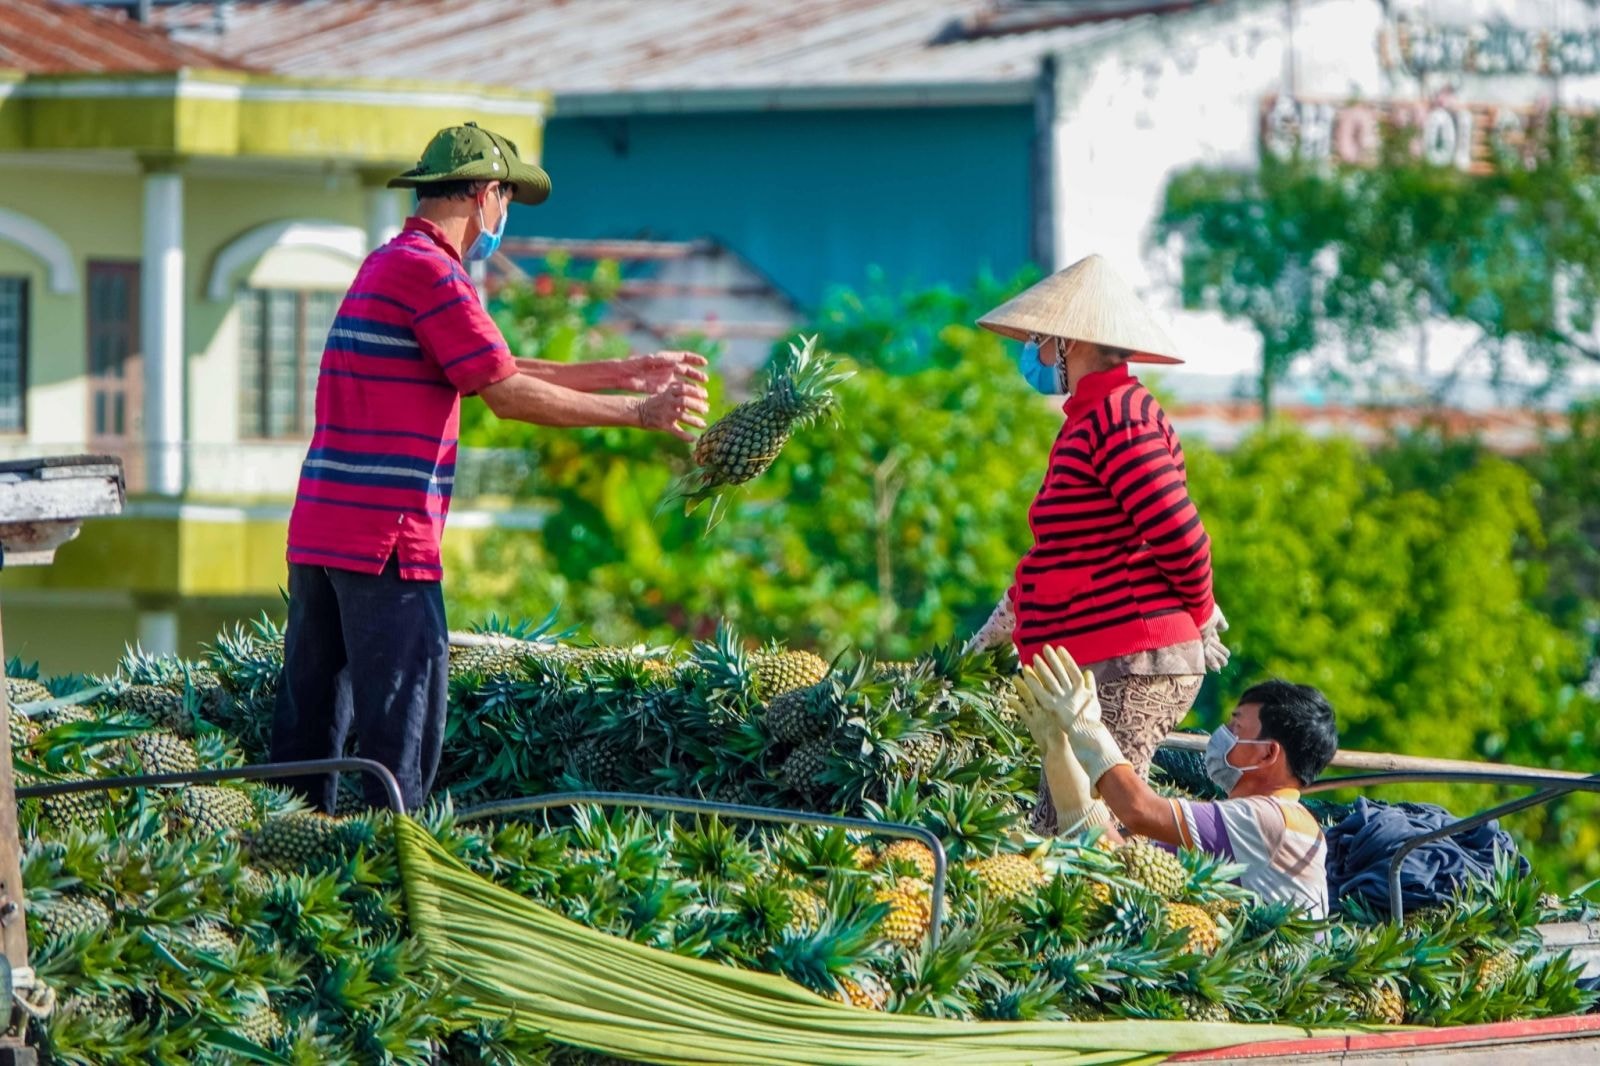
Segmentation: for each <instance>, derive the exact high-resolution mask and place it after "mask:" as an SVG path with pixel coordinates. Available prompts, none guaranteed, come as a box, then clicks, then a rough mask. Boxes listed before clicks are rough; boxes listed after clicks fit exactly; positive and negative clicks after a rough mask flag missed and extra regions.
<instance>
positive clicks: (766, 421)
mask: <svg viewBox="0 0 1600 1066" xmlns="http://www.w3.org/2000/svg"><path fill="white" fill-rule="evenodd" d="M816 345H817V338H816V337H814V336H813V337H807V338H804V345H803V346H799V347H797V346H796V345H794V344H790V345H789V350H788V352H787V353H779V355H777V356H776V357H775V358H774V359H773V360H772V362H771V364H769V366H768V368H767V373H766V378H767V380H766V390H765V391H764V392H763V393H762V395H761V396H759V397H757V398H756V399H753V400H746V401H745V402H744V403H741V404H739V405H738V406H737V407H735V408H734V409H733V410H731V411H729V412H728V413H727V414H725V415H723V416H722V417H721V418H719V419H718V420H717V421H716V422H715V423H713V424H712V426H711V428H710V429H708V430H706V431H705V433H704V434H702V435H701V437H700V439H699V440H698V441H696V442H695V446H694V461H695V465H696V468H697V469H695V470H693V471H691V472H690V473H688V474H686V475H684V476H683V477H682V478H680V479H679V480H678V481H677V483H676V484H674V485H673V488H672V493H671V495H670V496H669V497H668V502H669V503H670V502H672V501H675V500H683V501H684V513H685V514H692V513H694V510H695V508H697V507H699V506H700V504H702V503H704V502H705V501H707V500H710V501H711V514H710V518H709V520H708V522H707V524H706V525H707V528H710V527H711V526H714V525H716V524H717V522H718V521H719V520H720V519H721V516H722V507H723V504H724V499H725V497H724V496H723V493H724V492H726V491H727V490H728V489H730V488H733V487H736V486H739V485H742V484H744V483H745V482H747V481H750V480H752V479H753V478H755V477H757V476H759V475H760V474H762V473H764V472H765V471H766V469H767V468H768V467H769V466H771V465H772V461H773V460H774V459H776V458H777V457H778V452H779V451H781V450H782V449H783V446H784V444H785V443H787V442H788V440H789V437H790V436H791V435H792V434H793V433H794V431H795V430H796V429H797V428H799V427H801V426H805V425H809V424H810V423H812V422H814V421H816V420H817V419H818V418H821V417H822V416H824V415H826V414H829V413H831V412H832V411H833V409H834V408H835V406H836V405H837V400H836V399H835V397H834V395H833V391H832V390H833V386H835V385H837V384H838V383H839V382H841V381H843V380H845V379H846V378H848V377H849V376H850V375H851V373H852V372H851V371H848V370H840V369H838V365H837V363H836V362H835V360H833V359H831V358H829V357H828V356H826V355H821V354H818V352H817V350H816Z"/></svg>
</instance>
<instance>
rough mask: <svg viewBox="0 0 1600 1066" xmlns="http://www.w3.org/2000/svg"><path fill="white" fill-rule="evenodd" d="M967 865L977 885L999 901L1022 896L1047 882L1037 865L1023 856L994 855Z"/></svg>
mask: <svg viewBox="0 0 1600 1066" xmlns="http://www.w3.org/2000/svg"><path fill="white" fill-rule="evenodd" d="M969 865H970V867H971V869H972V872H973V875H974V876H976V877H977V879H978V881H979V883H980V884H982V885H983V887H984V888H986V889H988V890H989V892H990V893H991V894H993V895H995V896H998V897H1000V898H1001V899H1016V898H1017V897H1019V896H1024V895H1026V894H1028V893H1029V892H1032V891H1033V890H1034V889H1036V888H1038V887H1039V886H1040V885H1042V884H1044V883H1045V881H1046V880H1047V877H1046V875H1045V872H1044V871H1043V870H1041V869H1040V868H1039V864H1038V863H1036V862H1034V861H1032V860H1031V859H1029V858H1027V857H1026V856H1024V855H1012V854H1006V855H995V856H993V857H991V858H987V859H980V860H978V861H977V862H975V863H970V864H969Z"/></svg>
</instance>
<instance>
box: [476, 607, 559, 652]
mask: <svg viewBox="0 0 1600 1066" xmlns="http://www.w3.org/2000/svg"><path fill="white" fill-rule="evenodd" d="M560 614H561V605H560V604H559V603H558V604H556V605H555V606H554V607H552V608H551V609H550V613H549V614H547V615H545V616H544V617H543V618H542V619H540V620H539V621H537V622H532V621H529V620H528V619H526V618H516V619H514V618H512V617H511V616H509V615H507V616H506V617H505V618H501V617H500V616H499V615H497V614H491V615H489V617H488V618H487V619H484V620H483V621H480V622H475V623H473V625H472V627H471V631H472V632H473V633H478V634H482V635H484V636H496V637H508V638H510V639H511V640H518V641H526V642H528V643H535V642H540V643H547V642H552V641H561V640H568V639H570V638H571V637H572V636H573V635H574V634H576V633H577V630H576V628H571V627H569V628H566V629H559V630H558V629H557V628H556V619H557V618H558V617H559V616H560Z"/></svg>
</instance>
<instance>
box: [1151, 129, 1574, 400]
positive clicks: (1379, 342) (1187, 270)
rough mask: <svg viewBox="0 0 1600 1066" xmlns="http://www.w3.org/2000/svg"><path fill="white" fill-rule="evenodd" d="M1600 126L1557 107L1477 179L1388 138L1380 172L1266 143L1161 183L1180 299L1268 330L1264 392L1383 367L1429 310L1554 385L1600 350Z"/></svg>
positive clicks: (1162, 223) (1498, 357) (1429, 316)
mask: <svg viewBox="0 0 1600 1066" xmlns="http://www.w3.org/2000/svg"><path fill="white" fill-rule="evenodd" d="M1595 132H1596V131H1595V128H1594V123H1593V121H1592V120H1589V119H1578V118H1575V117H1572V116H1566V115H1560V114H1557V115H1553V116H1552V117H1551V119H1550V121H1549V123H1548V125H1547V127H1546V128H1545V129H1544V132H1543V135H1542V136H1541V137H1539V138H1537V139H1536V141H1535V143H1533V144H1531V145H1530V146H1527V147H1526V148H1525V149H1519V150H1517V151H1516V152H1514V153H1513V152H1511V151H1509V150H1505V149H1503V148H1502V149H1501V150H1500V151H1498V152H1497V153H1496V155H1495V159H1494V162H1493V166H1492V169H1491V171H1490V172H1489V173H1487V174H1482V175H1480V174H1471V173H1465V172H1462V171H1460V170H1458V169H1455V168H1453V167H1439V166H1433V165H1430V164H1428V163H1426V162H1424V161H1423V160H1421V159H1419V158H1417V157H1416V156H1415V155H1414V154H1413V152H1412V151H1411V146H1410V144H1409V142H1407V141H1406V140H1405V139H1403V138H1401V137H1398V136H1390V137H1389V138H1387V140H1386V145H1385V147H1384V149H1383V151H1382V153H1381V155H1380V158H1379V159H1378V161H1377V164H1376V165H1373V166H1332V165H1327V164H1323V163H1307V162H1303V161H1301V160H1298V159H1291V160H1280V159H1276V158H1273V157H1272V156H1270V155H1267V156H1265V157H1264V158H1263V160H1262V162H1261V164H1260V167H1259V168H1258V169H1257V170H1255V171H1238V170H1218V169H1213V168H1204V167H1202V168H1194V169H1191V170H1187V171H1184V172H1181V173H1179V174H1177V175H1176V176H1175V177H1174V178H1173V179H1172V181H1171V182H1170V183H1169V185H1168V188H1167V193H1166V203H1165V206H1164V209H1163V212H1162V215H1161V217H1160V219H1159V221H1158V224H1157V228H1156V235H1157V237H1158V239H1160V240H1167V239H1170V238H1174V237H1177V238H1181V246H1182V267H1183V271H1182V280H1181V289H1182V295H1183V300H1184V303H1185V304H1186V305H1187V306H1190V307H1209V308H1215V309H1217V310H1220V311H1221V312H1222V313H1223V314H1225V315H1228V316H1229V317H1232V318H1237V319H1241V320H1243V321H1246V322H1248V323H1250V324H1251V325H1252V326H1253V327H1254V328H1255V329H1256V331H1257V332H1258V333H1259V334H1260V336H1261V341H1262V365H1261V371H1260V377H1259V392H1260V396H1261V399H1262V402H1263V406H1264V410H1266V411H1267V412H1269V413H1270V408H1271V400H1272V392H1273V389H1274V387H1275V386H1276V385H1277V383H1278V382H1279V381H1281V380H1282V378H1283V377H1284V375H1285V374H1287V373H1288V372H1289V371H1290V370H1291V368H1292V367H1294V366H1295V365H1296V364H1297V363H1299V362H1310V363H1313V364H1316V365H1318V366H1319V367H1320V369H1322V370H1323V371H1325V372H1332V367H1333V366H1334V364H1336V363H1347V362H1348V361H1352V360H1353V361H1355V362H1358V363H1359V362H1366V363H1368V364H1377V363H1381V362H1382V361H1383V360H1384V359H1385V358H1386V357H1387V356H1388V355H1389V354H1390V353H1391V352H1392V350H1393V348H1394V343H1393V342H1394V341H1395V340H1396V338H1397V337H1402V338H1409V337H1410V336H1412V331H1414V330H1415V329H1416V328H1417V327H1418V326H1420V325H1421V324H1423V323H1426V322H1430V321H1435V322H1436V321H1450V322H1455V323H1460V324H1466V325H1470V326H1471V327H1473V329H1474V330H1475V331H1476V333H1477V340H1476V342H1475V343H1474V344H1473V346H1472V348H1471V350H1470V351H1469V352H1468V353H1467V355H1468V356H1477V355H1482V356H1485V357H1487V359H1488V360H1489V362H1490V365H1491V366H1492V367H1493V368H1494V371H1495V374H1496V376H1498V375H1499V374H1500V373H1501V371H1502V370H1503V369H1504V366H1505V360H1506V357H1507V355H1508V354H1509V353H1511V352H1513V351H1520V352H1521V353H1522V354H1523V355H1524V356H1525V357H1526V358H1527V359H1528V360H1529V361H1530V362H1531V363H1532V364H1533V365H1535V366H1538V367H1542V368H1543V369H1544V371H1545V372H1546V381H1545V384H1551V383H1555V382H1559V381H1560V380H1561V377H1562V375H1563V373H1564V372H1565V371H1566V369H1567V368H1568V367H1569V366H1570V365H1571V364H1572V363H1573V362H1575V361H1587V362H1593V361H1597V360H1600V343H1597V342H1596V340H1595V337H1594V328H1595V319H1594V307H1595V304H1596V300H1597V299H1600V177H1597V174H1596V171H1595V165H1594V158H1593V152H1592V151H1590V152H1585V151H1581V150H1580V149H1579V146H1580V145H1591V146H1592V145H1593V144H1595V143H1596V141H1595Z"/></svg>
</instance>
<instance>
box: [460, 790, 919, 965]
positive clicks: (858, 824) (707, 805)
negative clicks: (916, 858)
mask: <svg viewBox="0 0 1600 1066" xmlns="http://www.w3.org/2000/svg"><path fill="white" fill-rule="evenodd" d="M585 804H593V805H595V806H599V807H640V808H644V809H645V810H656V811H669V812H671V813H674V814H713V815H718V816H726V817H729V818H742V819H746V820H748V821H752V822H777V823H780V824H786V825H820V826H828V827H830V828H836V829H854V830H858V831H860V832H865V833H875V834H877V835H879V836H891V837H900V838H903V839H909V840H916V841H920V842H921V843H922V844H923V845H924V846H926V847H927V849H928V850H929V851H931V852H932V853H933V883H932V884H931V885H930V886H929V892H930V895H931V896H932V903H931V914H930V919H929V925H928V945H929V947H931V948H937V947H938V946H939V938H940V935H941V927H942V926H943V925H944V915H945V905H944V885H945V875H946V873H947V872H948V865H949V864H948V860H947V858H946V857H945V853H944V842H943V841H941V840H940V839H939V838H938V836H937V835H935V834H934V833H933V832H932V831H931V830H928V829H923V828H922V827H921V826H915V825H906V824H905V823H903V822H874V821H872V820H870V819H867V818H848V817H845V816H843V815H834V814H813V813H811V812H810V811H791V810H786V809H784V808H781V807H756V806H751V805H749V804H744V803H719V802H716V801H714V800H698V799H683V798H679V797H676V796H652V795H649V794H647V793H643V792H546V793H544V794H543V795H539V796H524V797H521V798H518V799H508V800H494V801H492V802H490V803H481V804H479V805H478V806H476V807H469V808H467V809H466V810H464V811H461V812H460V813H459V814H457V816H456V818H457V820H458V821H463V822H464V821H471V820H473V819H476V818H493V817H498V816H502V815H507V814H526V813H529V812H532V811H544V810H549V809H551V808H553V807H578V806H583V805H585Z"/></svg>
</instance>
